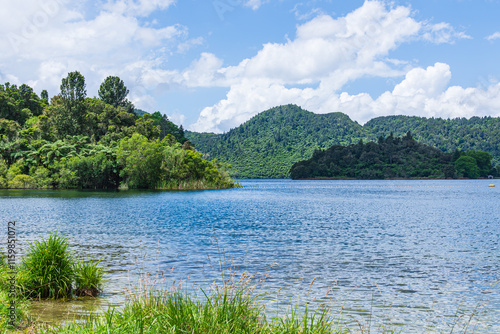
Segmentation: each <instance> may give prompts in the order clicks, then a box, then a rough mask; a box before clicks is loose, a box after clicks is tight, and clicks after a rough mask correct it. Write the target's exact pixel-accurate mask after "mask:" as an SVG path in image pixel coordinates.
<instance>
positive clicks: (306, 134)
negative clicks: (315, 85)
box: [186, 104, 500, 178]
mask: <svg viewBox="0 0 500 334" xmlns="http://www.w3.org/2000/svg"><path fill="white" fill-rule="evenodd" d="M408 131H411V133H412V135H413V138H414V139H415V140H417V141H418V142H421V143H424V144H427V145H431V146H434V147H437V148H439V149H441V150H442V151H444V152H453V151H454V150H455V149H459V150H461V151H468V150H481V151H485V152H488V153H490V154H491V155H492V156H493V157H494V163H498V162H499V161H500V160H499V158H500V118H493V117H482V118H480V117H472V118H471V119H465V118H457V119H448V120H445V119H441V118H424V117H410V116H384V117H377V118H374V119H372V120H370V121H369V122H368V123H366V124H365V125H364V126H361V125H359V124H358V123H357V122H354V121H352V120H351V119H350V118H349V116H347V115H346V114H343V113H340V112H335V113H330V114H315V113H312V112H310V111H307V110H304V109H302V108H300V107H299V106H296V105H291V104H290V105H285V106H278V107H274V108H271V109H269V110H266V111H263V112H261V113H259V114H258V115H256V116H254V117H253V118H251V119H250V120H248V121H247V122H245V123H243V124H242V125H240V126H238V127H236V128H234V129H231V130H230V131H229V132H227V133H225V134H213V133H197V132H189V131H186V138H187V139H189V140H190V141H191V143H193V144H194V146H195V147H196V149H197V150H198V151H201V152H203V153H204V154H206V155H207V156H208V157H209V158H217V159H219V160H220V161H222V162H228V163H230V164H231V165H232V166H233V173H234V175H233V176H235V177H237V178H289V177H290V173H289V171H290V168H291V167H292V165H293V164H294V163H296V162H298V161H301V160H306V159H309V158H310V157H311V156H312V154H313V152H314V151H315V150H316V149H327V148H329V147H331V146H332V145H350V144H354V143H358V142H359V140H360V139H362V140H364V141H365V142H366V141H377V140H378V138H379V137H383V138H386V137H387V136H388V135H390V133H391V132H392V133H393V134H394V136H403V135H405V134H406V133H407V132H408Z"/></svg>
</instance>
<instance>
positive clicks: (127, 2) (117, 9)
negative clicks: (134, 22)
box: [104, 0, 175, 16]
mask: <svg viewBox="0 0 500 334" xmlns="http://www.w3.org/2000/svg"><path fill="white" fill-rule="evenodd" d="M174 3H175V0H138V1H134V0H118V1H110V2H108V3H107V4H106V6H105V7H104V8H105V9H107V10H108V11H110V12H113V13H117V14H122V15H129V16H148V15H150V14H151V13H153V12H154V11H156V10H165V9H167V8H168V7H170V6H171V5H172V4H174Z"/></svg>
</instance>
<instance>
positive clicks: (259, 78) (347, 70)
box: [192, 1, 422, 131]
mask: <svg viewBox="0 0 500 334" xmlns="http://www.w3.org/2000/svg"><path fill="white" fill-rule="evenodd" d="M421 28H422V24H421V23H419V22H417V21H415V20H414V19H413V18H412V17H411V16H410V10H409V8H406V7H396V8H391V9H390V10H388V9H387V8H386V6H385V5H384V4H383V3H382V2H379V1H367V2H365V4H364V5H363V6H362V7H360V8H359V9H357V10H355V11H353V12H352V13H349V14H348V15H346V16H345V17H340V18H337V19H334V18H332V17H330V16H328V15H321V16H318V17H316V18H314V19H312V20H310V21H309V22H306V23H304V24H302V25H300V26H298V27H297V33H296V38H295V39H294V40H291V41H288V42H287V43H284V44H278V43H268V44H265V45H264V46H263V48H262V49H261V50H260V51H259V52H258V53H257V55H256V56H255V57H253V58H251V59H245V60H243V61H242V62H240V64H238V65H237V66H233V67H227V68H220V69H217V68H213V70H212V72H213V73H214V75H215V74H216V73H218V74H220V75H223V77H224V79H225V80H222V79H219V80H217V81H216V82H217V84H219V85H220V84H224V83H225V84H227V85H229V86H230V91H229V93H228V95H227V97H226V100H223V101H220V102H219V103H218V104H216V105H214V106H212V107H207V108H205V109H204V110H203V111H202V113H201V115H200V118H199V120H198V122H197V123H196V124H195V125H193V127H192V128H193V129H196V130H205V131H207V130H210V131H223V130H227V129H228V128H229V127H232V126H236V125H238V124H239V123H240V122H241V121H242V120H243V121H244V120H246V119H248V118H250V117H251V116H253V115H254V114H255V113H257V112H259V111H262V110H264V109H265V108H268V107H272V106H274V105H278V104H281V103H290V102H295V103H297V102H301V103H300V104H301V105H310V104H313V101H318V103H321V102H326V101H327V98H328V97H329V96H331V95H332V94H334V93H336V92H337V91H338V90H340V89H341V88H342V87H343V86H344V85H345V84H346V83H348V82H350V81H353V80H356V79H358V78H361V77H365V76H382V77H393V76H400V75H402V74H404V72H403V71H402V69H401V68H399V67H398V66H397V65H395V63H396V61H394V60H391V61H386V60H385V58H386V56H387V55H388V53H389V52H390V51H391V50H393V49H395V48H396V47H397V46H398V45H400V44H401V43H403V42H405V41H406V40H408V39H409V38H411V37H412V36H416V35H417V34H418V33H419V31H420V30H421ZM224 81H225V82H224ZM293 84H310V85H319V87H318V88H317V89H315V90H313V89H311V88H309V89H303V90H300V89H287V88H285V86H286V85H293ZM315 109H316V110H318V108H315Z"/></svg>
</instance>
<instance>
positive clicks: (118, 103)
mask: <svg viewBox="0 0 500 334" xmlns="http://www.w3.org/2000/svg"><path fill="white" fill-rule="evenodd" d="M128 93H129V90H128V89H127V87H125V83H124V82H123V80H121V79H120V78H119V77H114V76H109V77H107V78H106V79H105V80H104V82H103V83H102V84H101V86H100V87H99V98H100V99H101V100H103V101H104V102H105V103H107V104H110V105H112V106H114V107H115V108H116V107H126V106H127V105H129V104H130V102H129V101H128V100H127V95H128Z"/></svg>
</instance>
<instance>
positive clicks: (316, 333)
mask: <svg viewBox="0 0 500 334" xmlns="http://www.w3.org/2000/svg"><path fill="white" fill-rule="evenodd" d="M250 282H251V279H250V277H248V276H245V275H243V276H242V277H241V278H240V279H239V280H238V281H235V280H233V279H232V278H231V279H229V280H226V281H225V282H224V284H223V285H221V286H214V287H212V288H211V289H210V291H205V290H203V289H200V290H199V292H200V296H196V295H192V294H188V293H187V292H186V291H182V290H180V289H173V290H170V291H168V290H165V289H155V288H154V286H149V287H147V288H144V286H146V285H143V289H142V290H136V291H131V292H130V295H129V297H130V298H129V300H128V302H127V303H126V305H125V306H124V307H123V309H121V310H118V309H109V310H107V311H106V312H104V314H102V315H92V316H90V317H89V319H88V320H87V321H85V322H84V323H76V322H73V323H70V324H67V325H63V326H59V327H55V328H49V329H44V330H42V331H41V332H40V333H47V334H48V333H200V334H201V333H214V334H215V333H217V334H218V333H221V334H224V333H226V334H229V333H259V334H267V333H269V334H270V333H290V334H292V333H297V334H298V333H311V334H322V333H325V334H326V333H337V334H341V333H347V331H346V330H345V329H344V328H342V325H341V324H339V323H337V322H336V321H335V319H334V318H333V317H332V316H331V313H330V310H329V309H327V308H324V309H323V310H319V309H318V310H316V311H315V312H313V313H312V314H309V313H308V312H307V311H306V312H305V313H300V312H298V311H297V309H295V311H294V312H292V313H291V314H290V315H287V316H286V317H284V318H279V319H267V318H266V315H265V310H264V306H263V305H262V304H261V299H260V298H259V295H257V294H255V293H254V286H252V285H250Z"/></svg>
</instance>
